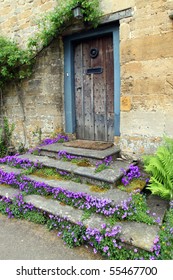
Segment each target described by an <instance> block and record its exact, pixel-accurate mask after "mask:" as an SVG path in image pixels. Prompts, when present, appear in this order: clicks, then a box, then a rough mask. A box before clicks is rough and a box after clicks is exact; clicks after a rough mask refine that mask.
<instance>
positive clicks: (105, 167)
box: [95, 163, 109, 173]
mask: <svg viewBox="0 0 173 280" xmlns="http://www.w3.org/2000/svg"><path fill="white" fill-rule="evenodd" d="M108 168H109V166H107V165H106V164H105V163H102V164H100V165H99V166H98V167H97V168H96V169H95V173H99V172H101V171H103V170H105V169H108Z"/></svg>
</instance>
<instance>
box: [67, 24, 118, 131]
mask: <svg viewBox="0 0 173 280" xmlns="http://www.w3.org/2000/svg"><path fill="white" fill-rule="evenodd" d="M108 33H109V34H112V36H113V51H114V135H115V136H120V54H119V24H118V23H117V24H116V23H114V25H108V26H105V27H100V28H97V29H95V30H93V31H87V32H83V33H77V34H73V35H70V36H67V37H65V38H64V109H65V132H66V133H75V131H76V119H75V91H74V56H73V52H74V51H73V46H74V43H75V42H76V41H79V40H82V39H87V38H88V39H89V38H93V37H97V36H99V35H106V34H108Z"/></svg>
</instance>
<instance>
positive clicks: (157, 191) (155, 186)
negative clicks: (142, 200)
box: [147, 177, 170, 199]
mask: <svg viewBox="0 0 173 280" xmlns="http://www.w3.org/2000/svg"><path fill="white" fill-rule="evenodd" d="M147 189H148V190H150V191H151V192H152V194H154V195H158V196H161V197H162V198H165V199H170V190H168V189H167V188H165V187H164V185H163V184H161V183H160V182H158V181H157V180H156V179H155V178H154V177H152V178H151V180H150V184H149V186H148V187H147Z"/></svg>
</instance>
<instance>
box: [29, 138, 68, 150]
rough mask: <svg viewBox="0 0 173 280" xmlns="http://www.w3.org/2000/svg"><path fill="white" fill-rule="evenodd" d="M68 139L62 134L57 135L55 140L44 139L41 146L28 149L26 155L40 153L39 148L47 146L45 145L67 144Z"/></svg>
mask: <svg viewBox="0 0 173 280" xmlns="http://www.w3.org/2000/svg"><path fill="white" fill-rule="evenodd" d="M68 141H69V138H68V136H67V135H64V134H58V135H57V136H56V137H55V138H46V139H44V140H43V141H42V143H41V144H39V145H38V146H37V147H35V148H33V149H29V151H28V153H37V154H39V153H40V148H41V147H42V146H47V145H51V144H55V143H64V142H68Z"/></svg>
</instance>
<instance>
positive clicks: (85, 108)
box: [74, 35, 114, 141]
mask: <svg viewBox="0 0 173 280" xmlns="http://www.w3.org/2000/svg"><path fill="white" fill-rule="evenodd" d="M113 66H114V58H113V39H112V35H109V36H104V37H99V38H94V39H92V40H85V41H80V42H78V43H77V44H76V45H75V46H74V75H75V111H76V135H77V138H78V139H88V140H98V141H113V138H114V69H113Z"/></svg>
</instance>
